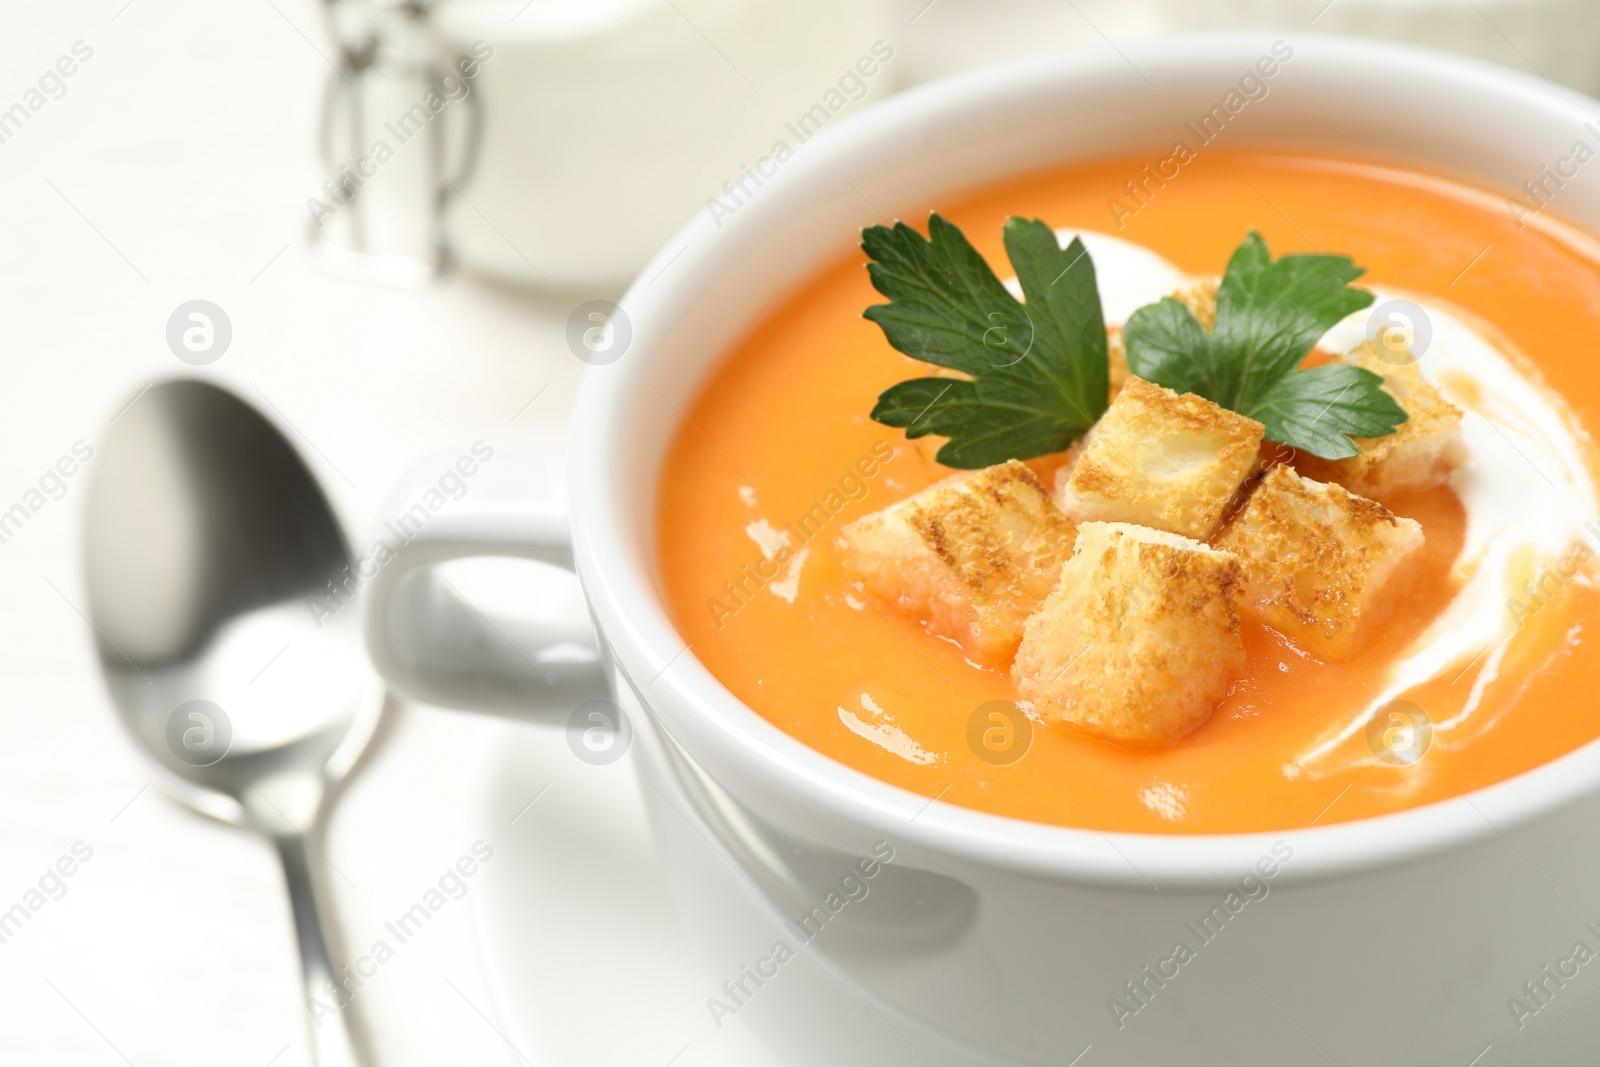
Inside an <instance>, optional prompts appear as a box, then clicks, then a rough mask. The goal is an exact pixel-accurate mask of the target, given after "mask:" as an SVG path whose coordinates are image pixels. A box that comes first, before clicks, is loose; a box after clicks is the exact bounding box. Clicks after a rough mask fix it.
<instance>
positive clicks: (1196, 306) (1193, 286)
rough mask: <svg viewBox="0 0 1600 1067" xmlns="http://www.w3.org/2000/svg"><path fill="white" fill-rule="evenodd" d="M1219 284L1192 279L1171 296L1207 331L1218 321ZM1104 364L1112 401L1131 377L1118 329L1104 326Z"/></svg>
mask: <svg viewBox="0 0 1600 1067" xmlns="http://www.w3.org/2000/svg"><path fill="white" fill-rule="evenodd" d="M1220 284H1222V279H1221V278H1215V277H1211V278H1195V279H1194V280H1192V281H1190V282H1189V283H1188V284H1187V285H1185V286H1184V287H1183V288H1181V289H1178V290H1176V291H1175V292H1173V293H1172V294H1170V295H1171V296H1172V298H1173V299H1174V300H1177V301H1178V302H1180V303H1182V304H1183V305H1184V306H1185V307H1187V308H1188V309H1189V310H1190V311H1191V312H1193V313H1194V317H1195V318H1197V319H1199V320H1200V325H1202V326H1204V327H1205V328H1206V329H1207V330H1210V329H1211V327H1212V325H1213V324H1214V323H1215V322H1216V321H1217V287H1218V286H1219V285H1220ZM1106 364H1107V370H1108V371H1109V372H1110V379H1111V399H1113V400H1115V399H1116V398H1117V393H1118V392H1120V391H1121V389H1122V386H1123V384H1124V383H1125V382H1127V380H1128V378H1129V376H1130V375H1131V374H1132V372H1131V371H1130V370H1128V347H1127V344H1126V342H1124V341H1123V339H1122V327H1121V326H1108V327H1106Z"/></svg>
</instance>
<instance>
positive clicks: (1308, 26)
mask: <svg viewBox="0 0 1600 1067" xmlns="http://www.w3.org/2000/svg"><path fill="white" fill-rule="evenodd" d="M1156 3H1157V7H1158V9H1159V11H1160V14H1161V17H1162V19H1163V20H1164V22H1165V24H1166V28H1167V29H1170V30H1198V29H1204V30H1220V29H1265V28H1275V29H1283V30H1285V31H1288V32H1292V31H1295V30H1304V31H1315V32H1318V33H1340V34H1349V35H1351V36H1354V37H1379V38H1382V39H1384V40H1390V41H1402V42H1405V43H1408V44H1417V45H1423V46H1424V47H1427V48H1438V49H1441V50H1443V51H1446V52H1456V53H1458V54H1460V55H1465V56H1474V57H1476V58H1478V59H1487V60H1489V61H1491V62H1494V63H1499V64H1501V65H1503V66H1507V67H1512V68H1515V69H1517V70H1522V71H1526V72H1528V73H1530V74H1535V75H1539V76H1541V77H1543V78H1545V79H1546V80H1548V81H1550V82H1554V83H1556V84H1558V85H1567V86H1571V87H1572V88H1574V89H1578V90H1581V91H1582V92H1586V93H1588V94H1590V95H1591V96H1594V95H1597V94H1600V3H1596V2H1595V0H1331V2H1330V0H1156Z"/></svg>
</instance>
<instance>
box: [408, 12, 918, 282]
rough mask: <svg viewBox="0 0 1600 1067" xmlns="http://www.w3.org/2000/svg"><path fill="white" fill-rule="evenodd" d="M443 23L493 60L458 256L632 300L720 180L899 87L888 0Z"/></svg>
mask: <svg viewBox="0 0 1600 1067" xmlns="http://www.w3.org/2000/svg"><path fill="white" fill-rule="evenodd" d="M434 23H435V26H436V29H437V31H438V32H439V33H440V34H441V36H442V37H443V38H444V42H445V44H446V46H447V47H448V48H453V49H455V50H459V51H465V50H468V49H470V48H471V47H472V46H473V44H474V43H476V42H480V41H481V42H483V43H484V44H485V45H487V46H488V47H489V48H490V49H492V54H491V55H490V56H489V57H488V58H486V59H485V60H484V61H483V63H482V64H481V66H480V69H479V72H478V75H477V78H476V82H475V88H474V91H475V92H476V93H477V94H479V103H480V105H481V107H482V110H483V129H482V140H481V144H480V147H479V150H478V154H477V160H476V165H475V167H474V169H473V173H472V175H471V176H470V179H469V180H468V181H467V182H465V183H464V184H463V185H462V187H461V189H460V193H461V195H460V196H459V197H457V198H455V200H454V202H453V203H452V205H451V207H450V215H449V218H450V222H451V229H452V237H453V239H452V245H453V248H454V252H455V255H456V258H457V262H458V263H459V264H460V265H461V266H462V267H463V268H464V269H466V270H468V271H469V272H473V273H477V274H481V275H486V276H489V277H491V278H494V279H496V280H500V281H503V282H508V283H511V284H516V285H527V286H535V287H538V288H541V289H543V288H546V287H550V288H552V289H559V290H563V291H590V292H596V293H606V292H611V291H616V290H620V289H621V288H622V287H623V286H624V285H625V284H626V283H627V282H628V281H629V280H630V279H631V278H632V277H633V275H634V274H635V273H637V272H638V270H639V269H640V268H641V267H642V266H643V265H644V263H645V262H646V261H647V260H648V259H649V258H650V256H652V255H653V254H654V253H655V252H656V251H657V250H658V249H659V248H660V247H661V246H662V244H664V243H665V242H666V240H667V239H668V238H669V237H670V236H671V235H672V233H673V232H674V231H676V230H677V228H678V227H679V226H680V225H682V224H683V222H684V221H686V220H687V219H688V218H689V217H690V215H691V214H693V213H694V212H695V211H705V210H715V208H714V207H713V206H711V202H712V201H713V199H714V198H723V200H724V202H727V199H726V198H727V195H728V194H727V193H726V191H725V187H724V183H736V182H737V181H738V179H739V178H740V176H741V174H743V173H744V172H745V169H746V168H747V167H750V166H753V165H755V164H756V163H757V162H758V161H759V160H760V159H761V158H762V157H771V156H772V155H773V153H774V152H775V151H776V147H777V145H778V144H780V143H782V144H784V145H786V146H787V147H788V149H789V150H790V151H797V150H803V144H802V138H803V136H805V135H807V134H808V133H811V132H815V129H816V128H817V127H818V126H821V125H824V124H825V123H826V122H829V121H835V120H836V119H837V118H838V116H839V115H840V114H842V113H843V112H844V111H847V110H849V109H850V108H853V107H857V106H859V105H860V104H862V103H864V102H866V101H869V100H873V99H876V98H879V97H881V96H883V95H886V94H887V93H888V92H890V91H891V90H892V88H893V86H894V84H895V80H896V77H897V69H896V64H895V60H894V56H895V54H896V52H895V42H894V40H893V39H892V34H891V32H890V27H889V23H888V17H887V3H886V2H885V0H444V2H443V3H441V4H440V5H439V7H438V9H437V11H436V12H435V16H434ZM868 71H870V73H866V72H868ZM765 165H766V166H768V167H770V166H772V164H771V163H768V164H765ZM746 188H747V189H748V188H750V185H749V183H748V182H746Z"/></svg>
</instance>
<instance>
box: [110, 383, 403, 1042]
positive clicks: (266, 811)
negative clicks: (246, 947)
mask: <svg viewBox="0 0 1600 1067" xmlns="http://www.w3.org/2000/svg"><path fill="white" fill-rule="evenodd" d="M100 457H101V458H100V459H99V462H98V463H97V464H96V467H97V470H96V472H95V475H94V477H93V479H92V482H91V484H90V487H89V493H88V502H87V508H86V513H85V522H84V531H85V532H84V564H85V571H86V586H87V595H88V604H89V620H90V623H91V625H92V626H93V628H94V631H95V641H96V648H97V650H98V653H99V658H100V666H101V669H102V670H103V672H104V674H105V677H106V681H107V686H108V688H109V690H110V694H111V698H112V702H113V703H114V704H115V706H116V708H117V711H118V713H119V714H120V716H121V718H122V721H123V723H124V724H125V725H126V726H127V728H128V730H129V732H130V733H131V734H132V735H133V737H134V738H135V739H136V740H137V741H138V742H139V744H140V746H141V747H142V748H143V749H144V751H145V752H146V753H147V754H148V755H149V756H151V757H152V758H153V759H154V761H155V763H156V765H157V767H158V770H159V780H160V784H161V785H162V787H163V788H164V789H165V790H166V791H167V792H169V793H170V794H172V795H173V796H174V797H176V798H177V799H178V800H180V801H182V802H184V803H186V804H188V805H189V806H191V807H193V808H195V809H197V810H199V811H202V812H204V813H206V814H208V815H211V816H213V817H215V818H218V819H221V820H224V821H227V822H231V823H234V824H237V825H240V826H244V827H247V828H250V829H253V830H256V831H258V832H260V833H263V834H265V835H267V836H269V837H270V838H271V839H272V840H273V841H274V843H275V844H276V846H277V848H278V851H279V854H280V856H281V858H282V859H283V861H284V866H285V876H286V878H287V880H288V882H289V889H290V897H291V902H292V904H293V906H294V913H295V925H296V929H297V933H298V935H299V940H300V949H301V957H302V962H303V964H304V970H305V978H306V983H307V990H306V992H307V998H308V1003H310V1002H315V1001H318V1000H320V1001H321V1002H323V1003H324V1004H327V1003H329V998H330V997H332V1001H331V1003H333V1004H336V1005H339V1006H340V1008H339V1009H338V1010H334V1011H332V1012H331V1014H332V1015H333V1016H335V1023H334V1025H332V1026H330V1025H329V1024H328V1020H326V1019H324V1018H322V1017H321V1015H322V1012H321V1011H320V1010H319V1011H318V1015H319V1017H318V1019H317V1025H316V1026H315V1027H313V1029H312V1039H313V1045H314V1047H315V1049H316V1052H317V1057H318V1062H319V1063H322V1064H325V1065H342V1064H346V1063H350V1064H354V1063H359V1062H361V1061H362V1060H361V1056H360V1054H359V1050H358V1048H357V1045H356V1041H355V1039H354V1030H353V1028H352V1027H351V1026H350V1021H349V1017H348V1013H346V1012H344V1011H343V1010H342V1006H343V999H342V997H340V996H338V995H337V994H336V993H334V992H333V991H331V990H330V988H329V983H331V982H333V980H334V974H335V968H334V966H333V962H332V954H331V952H330V950H329V942H330V938H329V937H328V936H327V927H326V925H325V923H324V921H323V919H322V912H321V909H320V908H319V907H318V903H317V896H318V894H317V891H316V889H315V886H314V883H315V881H316V878H315V877H314V871H315V870H316V867H317V865H318V864H317V861H318V860H319V859H320V853H319V852H317V851H316V848H315V846H314V845H313V844H312V843H311V840H310V839H309V838H308V836H307V835H308V834H311V833H313V832H315V830H316V828H317V827H318V825H319V823H320V821H321V816H322V812H323V808H324V804H325V801H326V799H327V796H328V793H329V791H330V789H331V787H333V786H334V785H335V784H336V783H338V782H339V781H340V780H341V779H342V778H344V776H345V775H346V774H348V773H349V771H350V770H351V768H352V767H353V766H354V764H355V762H356V760H357V758H358V757H359V755H360V754H361V752H362V750H363V749H365V747H366V745H367V743H368V741H369V740H370V739H371V737H372V734H373V731H374V730H375V729H376V727H377V724H378V721H379V718H380V716H381V714H382V706H383V699H384V692H383V688H382V685H381V683H380V682H379V681H378V679H377V678H376V676H375V675H374V674H373V673H372V671H371V669H370V668H369V667H368V666H367V662H366V659H365V656H364V654H363V652H362V649H361V635H360V628H359V624H358V619H357V617H356V616H357V614H358V612H357V611H356V610H355V608H354V607H353V606H351V605H350V603H349V602H350V600H351V598H352V594H353V590H354V588H355V581H354V577H353V572H352V571H351V555H350V551H349V548H348V546H347V545H346V542H345V539H344V535H343V534H342V532H341V531H340V529H339V525H338V522H337V520H336V519H335V518H334V515H333V511H332V508H331V507H329V505H328V501H327V499H326V497H324V496H323V494H322V491H321V489H320V488H319V487H318V485H317V483H316V480H315V479H314V478H313V477H312V475H311V472H310V471H309V470H308V469H307V468H306V465H305V464H304V462H302V460H301V459H300V457H299V455H298V454H297V453H296V452H295V450H294V448H293V447H292V446H291V445H290V444H289V442H288V441H287V440H285V438H284V437H283V435H281V434H280V433H279V432H278V431H277V430H276V429H275V428H274V427H273V426H272V425H271V424H270V423H269V422H267V420H266V419H265V418H263V417H262V416H261V415H260V414H259V413H257V412H256V411H255V410H254V409H253V408H251V407H250V406H249V405H248V404H246V403H244V402H243V401H242V400H240V399H238V398H237V397H235V396H233V395H232V394H231V393H228V392H226V391H224V390H222V389H219V388H217V387H215V386H212V385H209V384H206V383H204V382H199V381H191V380H178V381H169V382H163V383H160V384H157V385H153V386H151V387H150V388H148V389H147V390H146V391H145V392H144V393H142V394H141V395H140V396H139V397H138V398H137V399H136V400H135V401H134V402H133V403H132V404H131V405H130V406H129V407H128V408H127V409H126V410H125V411H123V412H122V413H121V414H120V415H119V416H118V417H117V418H116V420H115V421H114V422H113V424H112V426H111V429H110V431H109V432H108V433H107V435H106V438H105V441H104V443H103V444H102V446H101V449H100Z"/></svg>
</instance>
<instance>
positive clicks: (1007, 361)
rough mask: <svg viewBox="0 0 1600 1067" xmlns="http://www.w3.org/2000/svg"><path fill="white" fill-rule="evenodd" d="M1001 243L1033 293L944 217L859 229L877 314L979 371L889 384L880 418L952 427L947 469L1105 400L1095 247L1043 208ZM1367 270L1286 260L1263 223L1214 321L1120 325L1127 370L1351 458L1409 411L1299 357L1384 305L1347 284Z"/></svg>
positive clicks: (1369, 377) (1149, 314)
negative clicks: (1059, 237)
mask: <svg viewBox="0 0 1600 1067" xmlns="http://www.w3.org/2000/svg"><path fill="white" fill-rule="evenodd" d="M1004 241H1005V249H1006V255H1007V256H1008V257H1009V259H1010V260H1011V266H1012V268H1013V269H1014V270H1015V271H1016V274H1017V280H1018V282H1019V283H1020V285H1021V287H1022V293H1023V297H1024V299H1025V301H1026V302H1025V303H1024V302H1023V301H1019V300H1017V299H1016V298H1015V297H1013V296H1012V295H1011V293H1010V292H1009V291H1007V289H1006V287H1005V286H1004V285H1003V284H1001V282H1000V279H999V278H997V277H996V276H995V273H994V271H993V270H992V269H991V268H990V267H989V264H988V263H987V261H985V260H984V258H983V257H982V256H981V255H980V254H979V253H978V251H977V249H975V248H973V247H972V244H971V243H970V242H969V241H968V240H967V239H966V237H965V235H963V234H962V232H961V230H960V229H959V228H957V227H956V226H954V225H953V224H951V223H950V222H948V221H946V220H945V219H943V218H941V217H940V216H939V215H938V214H933V215H930V216H929V217H928V236H927V237H926V238H924V237H923V236H922V235H921V234H919V233H918V232H917V231H916V230H915V229H913V228H912V227H910V226H908V225H906V224H905V223H903V222H898V223H896V224H895V225H894V226H893V227H892V228H891V227H886V226H872V227H869V228H867V229H866V230H864V231H862V239H861V247H862V249H863V250H864V251H865V252H866V253H867V255H868V256H869V257H870V258H871V260H872V262H871V263H869V264H868V265H867V271H868V273H869V275H870V276H871V278H872V284H873V287H874V288H876V289H877V290H878V292H880V293H882V294H883V295H884V296H886V297H888V298H889V303H887V304H876V305H873V306H872V307H869V308H868V309H867V310H866V312H865V317H866V318H868V319H870V320H871V321H872V322H875V323H877V324H878V326H879V327H880V328H881V329H882V330H883V333H884V336H885V337H886V338H887V339H888V341H889V343H890V344H891V345H893V346H894V347H895V348H896V349H898V350H899V351H901V352H904V353H905V354H906V355H908V356H911V357H912V358H914V359H919V360H922V361H923V362H926V363H932V364H935V365H937V366H940V367H945V368H948V369H950V370H953V371H957V372H959V373H961V374H964V375H966V377H964V378H957V377H949V376H933V377H924V378H912V379H910V380H909V381H904V382H900V383H899V384H898V385H894V386H891V387H890V388H888V389H886V390H884V392H883V393H881V394H879V396H878V403H877V406H876V407H875V408H874V409H873V411H872V417H873V418H874V419H876V420H877V421H878V422H881V423H884V424H886V425H889V426H896V427H901V428H903V429H904V430H905V431H906V436H907V437H922V436H924V435H926V434H939V435H941V436H944V437H947V438H949V440H947V441H946V442H945V444H944V445H943V447H941V448H940V450H939V454H938V460H939V462H941V463H943V464H945V465H946V466H950V467H958V468H976V467H987V466H990V465H992V464H996V463H1003V462H1005V461H1006V460H1008V459H1029V458H1032V457H1034V456H1040V455H1044V454H1046V453H1049V452H1059V451H1061V450H1062V449H1064V448H1066V447H1067V446H1068V445H1070V444H1071V443H1072V442H1073V441H1075V440H1077V439H1078V438H1079V437H1081V436H1082V435H1083V434H1084V433H1085V432H1087V431H1088V429H1089V428H1090V427H1091V426H1093V425H1094V423H1095V421H1096V420H1097V419H1098V418H1099V417H1100V415H1101V413H1102V412H1103V411H1104V410H1105V408H1106V403H1107V393H1108V391H1109V383H1108V367H1107V363H1106V331H1105V319H1104V315H1103V313H1102V311H1101V307H1100V295H1099V290H1098V288H1097V286H1096V284H1095V272H1094V261H1093V260H1092V259H1091V258H1090V256H1089V254H1088V251H1087V250H1086V249H1085V248H1084V247H1083V243H1082V242H1081V241H1080V240H1078V239H1077V238H1074V239H1073V240H1072V242H1071V243H1070V244H1068V245H1067V247H1066V248H1062V247H1061V246H1060V244H1059V243H1058V242H1057V241H1056V236H1055V233H1054V231H1053V230H1052V229H1051V228H1050V227H1049V226H1048V225H1046V224H1045V223H1044V222H1042V221H1039V220H1037V219H1033V220H1027V219H1018V218H1012V219H1008V220H1007V221H1006V225H1005V230H1004ZM1362 273H1363V271H1362V270H1361V268H1359V267H1357V266H1355V264H1354V263H1352V262H1351V261H1350V260H1349V259H1348V258H1346V257H1344V256H1322V255H1291V256H1283V257H1281V258H1280V259H1277V260H1273V259H1272V256H1271V254H1270V252H1269V251H1268V250H1267V245H1266V242H1265V241H1263V240H1262V239H1261V237H1260V235H1258V234H1256V233H1255V232H1253V231H1252V232H1251V233H1250V235H1249V236H1248V237H1246V238H1245V241H1244V243H1243V244H1242V245H1240V246H1239V248H1238V249H1237V250H1236V251H1235V252H1234V254H1233V256H1232V258H1231V259H1230V260H1229V262H1228V269H1227V273H1226V274H1225V275H1224V276H1223V280H1222V285H1221V288H1220V290H1219V292H1218V294H1217V315H1216V322H1215V325H1214V327H1213V329H1212V331H1211V332H1207V331H1206V329H1205V327H1204V326H1202V325H1201V324H1200V323H1199V321H1198V320H1197V319H1196V318H1195V317H1194V315H1193V314H1192V313H1191V312H1190V311H1189V309H1188V308H1187V307H1185V306H1184V305H1183V304H1182V303H1180V302H1179V301H1177V300H1174V299H1172V298H1170V297H1168V298H1164V299H1162V300H1161V301H1159V302H1158V303H1155V304H1151V305H1148V306H1146V307H1143V308H1140V309H1139V310H1138V311H1136V312H1134V314H1133V316H1132V317H1131V318H1130V319H1129V320H1128V323H1127V325H1126V326H1125V327H1124V329H1123V338H1124V341H1125V344H1126V349H1127V355H1128V365H1129V368H1130V369H1131V370H1132V371H1133V373H1135V374H1137V375H1139V376H1140V377H1142V378H1145V379H1147V380H1149V381H1152V382H1155V383H1156V384H1158V385H1163V386H1166V387H1167V388H1169V389H1173V390H1176V391H1178V392H1186V393H1197V394H1199V395H1200V396H1203V397H1205V398H1206V399H1208V400H1211V401H1212V402H1214V403H1216V404H1219V405H1221V406H1222V407H1226V408H1229V409H1231V410H1233V411H1236V412H1238V413H1240V414H1242V415H1247V416H1249V417H1250V418H1253V419H1256V420H1258V421H1259V422H1261V423H1262V424H1263V425H1264V426H1265V427H1266V437H1267V439H1268V440H1272V441H1278V442H1281V443H1283V444H1286V445H1289V446H1291V447H1293V448H1297V449H1301V450H1304V451H1306V452H1310V453H1312V454H1314V455H1317V456H1321V457H1323V458H1325V459H1342V458H1345V457H1348V456H1354V455H1356V454H1357V452H1356V447H1355V444H1354V443H1353V442H1352V441H1351V437H1381V436H1383V435H1385V434H1388V433H1392V432H1393V431H1394V429H1395V427H1396V426H1397V425H1399V424H1400V423H1401V422H1404V421H1405V419H1406V414H1405V411H1404V409H1402V408H1401V407H1400V405H1399V404H1398V403H1396V402H1395V400H1394V398H1393V397H1391V396H1389V394H1387V393H1385V392H1384V391H1383V390H1382V388H1381V386H1382V383H1383V379H1382V378H1381V377H1379V376H1378V375H1376V374H1373V373H1372V372H1371V371H1367V370H1363V369H1361V368H1359V367H1353V366H1349V365H1346V364H1329V365H1326V366H1321V367H1314V368H1309V369H1306V370H1301V369H1299V367H1300V364H1301V363H1302V362H1303V361H1304V359H1305V357H1306V355H1307V354H1308V353H1309V352H1310V351H1311V349H1312V347H1313V346H1315V344H1316V342H1317V340H1318V339H1319V338H1320V337H1321V336H1322V335H1323V334H1324V333H1326V332H1327V330H1328V329H1329V328H1330V327H1332V326H1333V325H1334V324H1335V323H1337V322H1338V321H1339V320H1340V319H1342V318H1344V317H1345V316H1346V315H1348V314H1350V313H1351V312H1353V311H1359V310H1360V309H1361V308H1364V307H1366V306H1368V305H1369V304H1371V303H1372V294H1371V293H1368V292H1365V291H1364V290H1360V289H1354V288H1351V287H1350V284H1349V283H1350V282H1351V281H1354V280H1355V279H1356V278H1358V277H1360V275H1361V274H1362Z"/></svg>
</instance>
